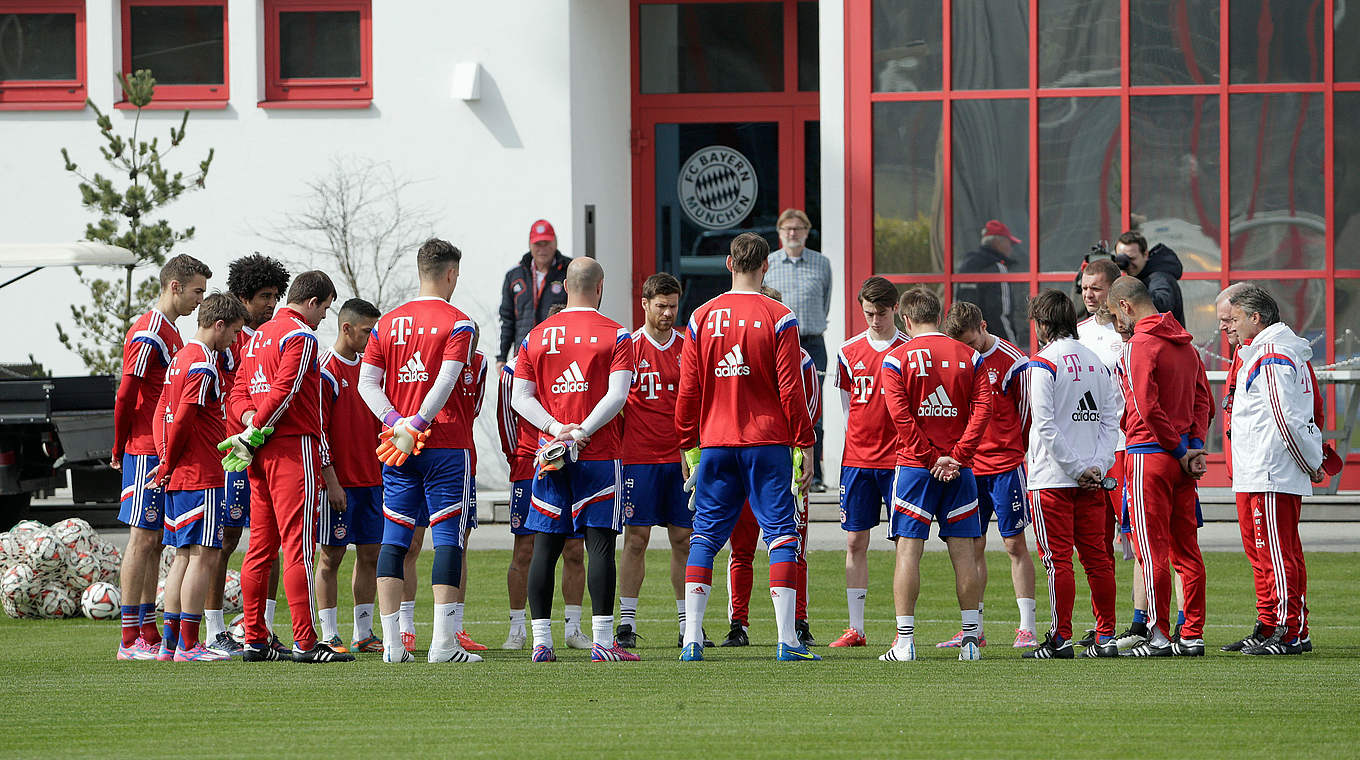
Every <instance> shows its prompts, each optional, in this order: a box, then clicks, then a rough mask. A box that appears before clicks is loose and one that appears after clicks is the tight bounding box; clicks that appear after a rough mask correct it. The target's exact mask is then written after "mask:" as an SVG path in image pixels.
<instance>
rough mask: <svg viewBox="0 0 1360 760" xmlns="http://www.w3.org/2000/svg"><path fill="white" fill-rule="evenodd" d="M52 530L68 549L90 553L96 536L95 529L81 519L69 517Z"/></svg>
mask: <svg viewBox="0 0 1360 760" xmlns="http://www.w3.org/2000/svg"><path fill="white" fill-rule="evenodd" d="M51 530H52V535H54V536H56V537H57V540H58V541H60V542H62V543H63V544H65V545H66V548H67V549H70V550H71V551H77V552H88V551H89V550H90V543H91V540H92V539H94V538H95V536H96V534H95V532H94V528H91V527H90V524H89V523H87V522H85V521H84V520H82V519H80V518H79V517H68V518H66V519H65V520H62V521H61V522H59V523H56V524H55V525H53V526H52V528H51Z"/></svg>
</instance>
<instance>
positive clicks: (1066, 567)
mask: <svg viewBox="0 0 1360 760" xmlns="http://www.w3.org/2000/svg"><path fill="white" fill-rule="evenodd" d="M1029 505H1030V511H1031V512H1032V513H1033V515H1034V538H1035V542H1036V543H1038V545H1039V554H1040V556H1041V557H1042V558H1043V561H1044V571H1045V572H1046V573H1047V574H1048V605H1049V608H1050V609H1051V610H1052V612H1053V629H1054V632H1055V633H1057V635H1059V636H1061V637H1062V639H1063V641H1071V640H1072V604H1073V602H1074V600H1075V598H1076V593H1077V589H1076V577H1075V576H1074V575H1073V572H1072V549H1073V548H1074V547H1075V548H1076V550H1077V556H1078V557H1079V558H1080V559H1081V566H1082V568H1084V569H1085V570H1086V582H1087V584H1088V585H1089V586H1090V587H1091V611H1092V612H1094V613H1095V616H1096V633H1097V634H1098V635H1100V636H1113V635H1114V625H1115V622H1114V616H1115V593H1114V557H1113V556H1112V555H1111V554H1110V543H1109V541H1108V539H1106V523H1108V522H1109V515H1110V510H1109V509H1107V508H1106V503H1105V493H1104V492H1103V491H1099V490H1092V489H1086V488H1042V489H1038V490H1034V491H1030V492H1029Z"/></svg>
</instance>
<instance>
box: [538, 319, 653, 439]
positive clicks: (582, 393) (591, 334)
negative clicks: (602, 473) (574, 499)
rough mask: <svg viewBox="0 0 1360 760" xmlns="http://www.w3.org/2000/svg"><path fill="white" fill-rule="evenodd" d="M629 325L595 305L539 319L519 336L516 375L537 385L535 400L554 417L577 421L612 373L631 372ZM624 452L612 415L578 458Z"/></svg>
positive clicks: (603, 390)
mask: <svg viewBox="0 0 1360 760" xmlns="http://www.w3.org/2000/svg"><path fill="white" fill-rule="evenodd" d="M633 371H634V365H633V343H632V335H631V334H630V333H629V332H628V328H626V327H624V326H623V325H620V324H619V323H618V322H615V321H614V320H612V319H610V318H609V317H606V316H605V315H603V314H601V313H600V312H598V311H596V310H595V309H587V308H581V307H576V308H568V309H563V310H562V311H560V312H558V313H556V314H554V315H553V316H551V317H548V318H547V319H545V320H543V321H542V322H540V323H539V324H538V326H537V327H535V328H534V329H533V330H530V331H529V334H528V335H526V336H524V342H523V343H521V344H520V347H519V353H518V354H517V355H516V357H515V377H516V378H519V379H522V380H528V381H529V382H531V383H533V384H534V385H535V386H537V394H536V395H537V396H538V401H539V403H541V404H542V405H543V408H544V409H546V410H547V411H548V414H551V415H552V416H553V419H555V420H557V421H558V422H563V423H574V424H577V425H579V424H581V423H582V422H585V419H586V417H587V416H589V415H590V412H591V411H592V410H593V409H594V408H595V405H596V404H598V403H599V402H600V399H602V398H604V395H605V393H607V392H608V391H609V376H610V374H612V373H614V372H633ZM622 451H623V418H622V417H621V416H615V417H614V419H612V420H610V421H609V422H606V423H605V424H604V427H602V428H600V429H599V430H597V431H596V432H595V434H594V435H593V436H591V438H590V443H589V444H588V445H587V446H586V447H585V448H584V449H582V450H581V454H580V458H581V459H584V460H589V461H598V460H603V459H618V458H619V457H620V455H621V454H622Z"/></svg>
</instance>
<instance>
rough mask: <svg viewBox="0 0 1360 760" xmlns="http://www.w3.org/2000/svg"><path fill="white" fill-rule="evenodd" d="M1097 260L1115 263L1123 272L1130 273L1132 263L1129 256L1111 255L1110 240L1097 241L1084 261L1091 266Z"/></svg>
mask: <svg viewBox="0 0 1360 760" xmlns="http://www.w3.org/2000/svg"><path fill="white" fill-rule="evenodd" d="M1096 259H1105V260H1107V261H1113V262H1114V265H1115V266H1117V267H1119V271H1121V272H1127V271H1129V264H1130V263H1131V262H1130V261H1129V257H1128V256H1125V255H1123V254H1113V253H1110V242H1109V241H1108V240H1097V241H1096V243H1095V245H1093V246H1091V250H1090V251H1089V252H1088V253H1087V254H1086V256H1084V257H1083V258H1082V261H1083V262H1084V263H1086V264H1089V263H1091V262H1092V261H1095V260H1096ZM1084 268H1085V267H1084V266H1083V269H1084Z"/></svg>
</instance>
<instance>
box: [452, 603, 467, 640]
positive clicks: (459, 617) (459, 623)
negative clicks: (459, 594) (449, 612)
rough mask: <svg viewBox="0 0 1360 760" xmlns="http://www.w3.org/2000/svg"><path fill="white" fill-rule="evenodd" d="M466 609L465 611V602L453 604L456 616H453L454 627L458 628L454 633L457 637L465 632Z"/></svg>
mask: <svg viewBox="0 0 1360 760" xmlns="http://www.w3.org/2000/svg"><path fill="white" fill-rule="evenodd" d="M464 609H465V604H464V603H463V602H454V603H453V613H454V614H453V622H454V625H455V626H456V627H455V628H454V629H453V632H454V634H455V635H456V634H459V633H462V631H463V610H464Z"/></svg>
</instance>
